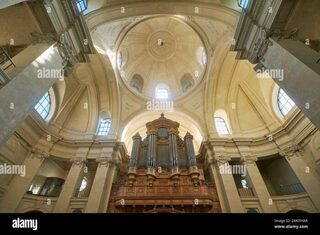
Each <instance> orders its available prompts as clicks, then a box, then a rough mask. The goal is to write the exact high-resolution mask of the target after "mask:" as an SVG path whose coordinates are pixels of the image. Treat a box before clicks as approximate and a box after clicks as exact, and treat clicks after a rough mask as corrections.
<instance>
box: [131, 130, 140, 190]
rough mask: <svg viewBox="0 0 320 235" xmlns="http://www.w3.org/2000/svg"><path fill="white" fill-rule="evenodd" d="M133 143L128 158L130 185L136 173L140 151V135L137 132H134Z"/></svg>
mask: <svg viewBox="0 0 320 235" xmlns="http://www.w3.org/2000/svg"><path fill="white" fill-rule="evenodd" d="M132 140H133V145H132V151H131V158H130V166H129V171H128V185H129V186H132V185H133V182H134V181H135V179H136V175H137V167H136V166H137V160H138V156H139V153H140V145H141V136H140V134H139V133H136V134H135V135H134V136H133V137H132Z"/></svg>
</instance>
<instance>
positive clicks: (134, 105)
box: [49, 1, 285, 151]
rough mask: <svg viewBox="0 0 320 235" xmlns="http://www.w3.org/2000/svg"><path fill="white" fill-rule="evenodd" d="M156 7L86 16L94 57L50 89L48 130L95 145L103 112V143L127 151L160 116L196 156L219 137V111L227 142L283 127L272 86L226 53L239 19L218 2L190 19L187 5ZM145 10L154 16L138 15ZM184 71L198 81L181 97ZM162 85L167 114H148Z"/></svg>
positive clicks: (101, 10)
mask: <svg viewBox="0 0 320 235" xmlns="http://www.w3.org/2000/svg"><path fill="white" fill-rule="evenodd" d="M94 2H95V3H96V4H98V3H101V4H102V3H103V4H104V1H89V8H90V4H91V3H92V4H93V3H94ZM123 2H127V1H123ZM162 2H163V1H159V3H157V4H156V5H157V6H158V7H159V6H161V7H159V8H155V6H154V5H152V4H150V3H148V4H149V5H148V4H144V5H143V4H142V3H140V2H138V3H136V5H135V4H133V5H130V6H131V7H133V6H135V7H134V9H135V11H134V12H129V13H128V14H123V15H121V14H119V12H118V13H116V12H114V11H115V9H118V10H119V11H120V8H119V6H120V5H117V6H116V7H112V6H111V7H110V8H99V9H96V10H94V11H91V12H90V13H89V14H88V15H87V16H86V19H87V22H88V27H89V29H90V31H91V37H92V40H93V42H94V45H95V48H96V50H97V53H98V54H97V55H90V63H86V64H80V65H79V66H78V67H77V68H76V70H75V73H74V74H73V75H72V76H71V77H70V78H68V81H67V79H66V81H65V82H61V83H57V84H56V85H55V87H54V88H55V90H56V94H57V99H58V101H57V103H58V105H57V111H56V114H55V116H54V117H53V121H52V124H51V125H50V127H49V128H50V129H51V130H52V131H53V132H56V133H59V134H60V135H62V136H65V137H66V138H68V139H75V140H81V139H93V138H96V137H95V132H96V128H97V125H98V120H99V117H100V116H101V112H108V113H109V114H110V116H111V118H112V125H111V131H110V134H109V135H108V136H107V137H105V138H106V139H110V140H120V141H124V142H125V143H126V145H127V147H128V150H129V151H130V146H131V144H132V140H131V137H132V136H133V135H134V134H135V133H136V132H140V134H141V135H142V136H143V135H144V134H145V130H146V129H145V123H146V122H148V121H151V120H153V119H155V118H157V117H159V116H160V113H161V112H164V113H165V115H166V117H168V118H170V119H173V120H175V121H178V122H180V124H181V130H180V131H181V134H182V135H183V134H184V133H185V132H187V131H189V132H190V133H192V134H193V135H194V141H195V147H196V150H197V149H198V147H199V146H200V143H201V141H202V140H204V139H207V138H213V137H216V138H219V135H218V133H217V131H216V128H215V126H214V122H213V117H214V116H215V115H217V113H218V114H219V115H221V113H224V114H225V119H226V121H227V123H228V125H229V128H230V131H231V137H232V138H257V137H263V136H266V135H267V134H268V133H270V132H272V131H273V130H275V129H277V128H279V127H281V125H282V124H283V123H284V121H285V119H281V118H280V117H279V115H278V114H277V112H276V111H275V108H274V102H275V101H274V91H275V90H276V87H275V83H274V82H273V80H272V79H271V78H264V79H258V78H257V76H256V73H255V71H254V70H253V65H251V64H250V63H249V62H247V61H239V60H236V58H235V53H233V52H230V51H229V48H230V45H231V41H232V38H233V34H234V30H235V27H236V24H237V20H238V16H239V13H238V12H237V11H235V10H234V9H231V8H228V7H226V5H223V4H222V3H221V2H220V1H216V2H215V4H211V5H206V6H208V7H207V8H201V6H200V13H201V14H193V13H192V12H194V5H192V4H190V2H188V3H187V2H186V3H185V4H184V3H182V2H181V1H180V2H179V3H172V4H175V6H176V7H175V8H174V9H172V8H170V7H169V6H167V5H170V4H171V2H170V3H167V4H165V5H161V3H162ZM203 2H205V1H203ZM224 2H227V1H224ZM113 3H114V2H111V3H110V4H111V5H112V4H113ZM119 4H120V3H119ZM204 4H205V3H204ZM200 5H201V4H200ZM91 6H92V5H91ZM97 6H98V5H97ZM125 6H126V9H128V6H129V5H125ZM143 6H144V7H143ZM100 7H101V6H100ZM148 7H149V8H148ZM153 8H154V9H153ZM148 9H149V11H148V12H151V13H154V12H158V13H159V14H144V12H146V10H148ZM166 12H167V14H165V13H166ZM177 12H180V14H177ZM159 39H161V41H163V42H164V44H163V45H161V43H160V45H159V44H158V42H159ZM200 47H203V48H204V49H205V52H206V57H207V58H206V63H205V64H203V63H201V60H200V59H199V55H198V54H197V53H198V49H199V48H200ZM161 48H162V49H161ZM120 52H121V54H122V60H123V61H122V63H123V67H121V66H120V67H119V55H120ZM195 70H199V72H200V73H199V77H198V78H196V77H195V76H194V75H195V74H194V72H195ZM185 73H190V74H192V77H193V79H195V81H196V82H195V84H194V86H193V87H192V89H190V90H188V91H187V92H185V93H182V89H181V86H180V79H181V77H182V76H183V74H185ZM134 74H140V75H141V76H142V78H143V79H144V88H143V90H142V94H140V93H139V92H137V91H135V90H134V89H131V88H130V79H131V78H132V77H133V75H134ZM160 82H162V83H166V84H167V85H168V86H169V87H170V89H171V90H172V91H173V110H170V111H168V110H167V111H166V110H155V109H151V110H150V109H148V105H147V103H148V102H149V101H150V100H151V99H152V98H153V96H154V87H155V84H156V83H160ZM84 103H87V104H88V108H87V109H84Z"/></svg>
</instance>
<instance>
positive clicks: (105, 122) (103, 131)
mask: <svg viewBox="0 0 320 235" xmlns="http://www.w3.org/2000/svg"><path fill="white" fill-rule="evenodd" d="M110 127H111V119H110V118H105V119H101V120H100V123H99V129H98V135H99V136H106V135H108V133H109V131H110Z"/></svg>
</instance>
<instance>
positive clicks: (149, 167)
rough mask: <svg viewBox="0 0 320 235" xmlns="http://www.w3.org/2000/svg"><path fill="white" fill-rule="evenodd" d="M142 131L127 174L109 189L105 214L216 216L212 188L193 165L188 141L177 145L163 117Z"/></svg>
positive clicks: (135, 140) (171, 125) (172, 125)
mask: <svg viewBox="0 0 320 235" xmlns="http://www.w3.org/2000/svg"><path fill="white" fill-rule="evenodd" d="M146 127H147V137H146V138H145V139H143V140H142V139H141V137H140V135H139V133H137V134H136V135H134V136H133V146H132V152H131V158H130V164H129V167H128V168H129V169H128V172H127V174H126V175H125V176H124V177H122V179H118V180H117V182H116V183H115V184H113V188H112V192H111V198H110V202H109V207H108V211H107V212H110V213H128V212H129V213H130V212H132V213H159V212H165V213H204V212H207V213H219V212H221V208H220V203H219V199H218V196H217V192H216V188H215V185H214V184H213V183H212V182H210V181H208V180H206V179H205V176H204V172H203V166H202V164H199V163H197V158H196V156H195V153H194V147H193V137H192V135H191V134H190V133H187V134H186V135H185V136H184V138H183V139H182V138H181V137H180V136H179V131H178V128H179V123H177V122H175V121H172V120H169V119H167V118H165V117H164V115H163V114H161V117H160V118H158V119H156V120H154V121H152V122H148V123H147V124H146ZM120 178H121V177H120ZM206 178H210V177H206Z"/></svg>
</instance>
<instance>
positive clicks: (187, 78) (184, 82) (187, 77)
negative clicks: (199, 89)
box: [180, 73, 195, 92]
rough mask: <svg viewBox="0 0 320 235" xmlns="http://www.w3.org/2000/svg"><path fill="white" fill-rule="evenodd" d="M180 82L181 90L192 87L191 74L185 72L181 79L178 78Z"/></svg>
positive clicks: (184, 90)
mask: <svg viewBox="0 0 320 235" xmlns="http://www.w3.org/2000/svg"><path fill="white" fill-rule="evenodd" d="M180 83H181V87H182V91H183V92H186V91H187V90H189V89H190V88H191V87H193V85H194V83H195V82H194V80H193V78H192V76H191V74H190V73H186V74H184V75H183V76H182V78H181V80H180Z"/></svg>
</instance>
